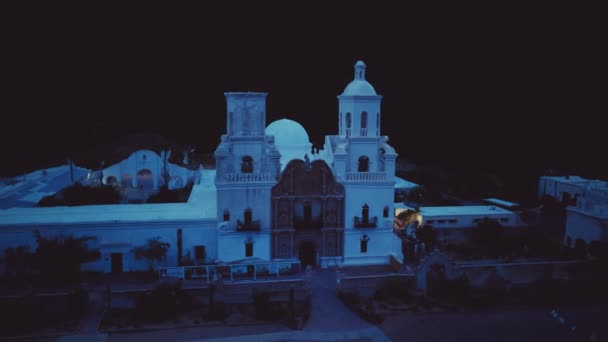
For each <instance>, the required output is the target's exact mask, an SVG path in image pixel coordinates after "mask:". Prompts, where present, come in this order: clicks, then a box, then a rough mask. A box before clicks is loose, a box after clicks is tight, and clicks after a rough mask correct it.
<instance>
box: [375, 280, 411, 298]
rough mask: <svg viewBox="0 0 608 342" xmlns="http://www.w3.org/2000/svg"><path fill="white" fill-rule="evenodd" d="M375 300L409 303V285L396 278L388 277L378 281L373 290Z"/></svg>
mask: <svg viewBox="0 0 608 342" xmlns="http://www.w3.org/2000/svg"><path fill="white" fill-rule="evenodd" d="M373 298H374V299H375V300H378V301H384V302H391V303H392V302H397V303H400V304H401V303H409V302H410V300H411V295H410V292H409V285H408V284H407V283H406V282H404V281H401V280H398V279H389V280H387V281H384V282H382V283H380V285H379V286H378V289H376V291H375V292H374V297H373Z"/></svg>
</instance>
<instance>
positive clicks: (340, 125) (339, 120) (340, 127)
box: [338, 112, 342, 131]
mask: <svg viewBox="0 0 608 342" xmlns="http://www.w3.org/2000/svg"><path fill="white" fill-rule="evenodd" d="M338 130H339V131H342V112H340V118H339V119H338Z"/></svg>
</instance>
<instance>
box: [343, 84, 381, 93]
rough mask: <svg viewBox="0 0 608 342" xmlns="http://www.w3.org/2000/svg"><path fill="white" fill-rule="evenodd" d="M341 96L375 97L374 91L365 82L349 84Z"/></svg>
mask: <svg viewBox="0 0 608 342" xmlns="http://www.w3.org/2000/svg"><path fill="white" fill-rule="evenodd" d="M342 95H346V96H376V95H378V94H376V90H375V89H374V87H373V86H372V85H371V84H369V82H367V81H366V80H353V81H352V82H350V83H349V84H348V85H347V86H346V88H344V92H343V93H342Z"/></svg>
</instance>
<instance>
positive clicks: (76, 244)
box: [34, 230, 101, 283]
mask: <svg viewBox="0 0 608 342" xmlns="http://www.w3.org/2000/svg"><path fill="white" fill-rule="evenodd" d="M34 237H35V238H36V242H37V243H38V247H37V248H36V252H35V253H34V263H35V265H36V266H37V267H38V269H39V270H40V273H41V274H42V275H43V276H48V278H49V280H52V281H53V282H57V281H58V282H60V283H61V282H69V281H70V280H73V277H74V276H76V275H77V274H78V273H79V272H80V264H81V263H84V262H91V261H95V260H97V259H99V257H100V255H101V254H100V253H99V251H98V250H94V249H89V246H88V243H89V241H94V240H97V238H96V237H94V236H79V237H74V236H72V235H68V236H63V235H58V236H53V237H45V236H43V235H42V234H41V233H40V231H38V230H35V231H34Z"/></svg>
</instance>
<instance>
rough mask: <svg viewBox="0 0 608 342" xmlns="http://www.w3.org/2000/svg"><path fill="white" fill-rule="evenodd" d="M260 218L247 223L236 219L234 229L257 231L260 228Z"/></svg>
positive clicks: (238, 230)
mask: <svg viewBox="0 0 608 342" xmlns="http://www.w3.org/2000/svg"><path fill="white" fill-rule="evenodd" d="M261 226H262V225H261V224H260V220H254V221H251V222H249V223H244V222H241V220H236V231H237V232H259V231H260V229H261Z"/></svg>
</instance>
